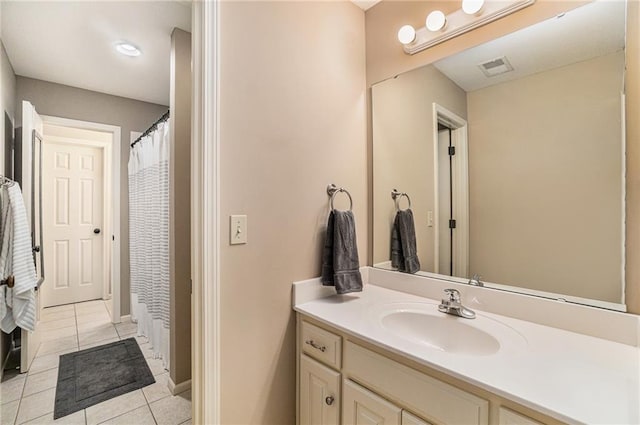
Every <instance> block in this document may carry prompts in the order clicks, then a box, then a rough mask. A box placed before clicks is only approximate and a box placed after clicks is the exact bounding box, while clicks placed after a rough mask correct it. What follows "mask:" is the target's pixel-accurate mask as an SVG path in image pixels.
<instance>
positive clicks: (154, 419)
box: [140, 387, 158, 425]
mask: <svg viewBox="0 0 640 425" xmlns="http://www.w3.org/2000/svg"><path fill="white" fill-rule="evenodd" d="M143 388H145V387H142V388H140V391H142V396H143V397H144V401H146V402H147V408H148V409H149V413H151V419H153V423H155V424H156V425H158V421H157V420H156V417H155V415H154V414H153V410H151V403H149V399H148V398H147V395H146V394H145V393H144V391H143Z"/></svg>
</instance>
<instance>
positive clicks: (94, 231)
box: [93, 227, 100, 235]
mask: <svg viewBox="0 0 640 425" xmlns="http://www.w3.org/2000/svg"><path fill="white" fill-rule="evenodd" d="M93 233H95V234H96V235H97V234H99V233H100V229H98V228H97V227H96V228H95V229H93Z"/></svg>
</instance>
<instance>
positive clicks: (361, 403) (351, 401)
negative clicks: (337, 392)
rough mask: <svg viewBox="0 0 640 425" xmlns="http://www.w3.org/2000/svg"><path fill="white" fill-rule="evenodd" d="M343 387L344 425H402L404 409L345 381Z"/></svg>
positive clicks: (353, 383)
mask: <svg viewBox="0 0 640 425" xmlns="http://www.w3.org/2000/svg"><path fill="white" fill-rule="evenodd" d="M343 382H344V384H343V387H342V423H343V425H383V424H384V425H400V424H401V414H402V409H400V408H399V407H398V406H396V405H394V404H391V403H389V402H388V401H387V400H385V399H383V398H382V397H380V396H378V395H376V394H374V393H372V392H371V391H369V390H367V389H365V388H363V387H361V386H360V385H358V384H356V383H355V382H352V381H350V380H348V379H345V380H344V381H343Z"/></svg>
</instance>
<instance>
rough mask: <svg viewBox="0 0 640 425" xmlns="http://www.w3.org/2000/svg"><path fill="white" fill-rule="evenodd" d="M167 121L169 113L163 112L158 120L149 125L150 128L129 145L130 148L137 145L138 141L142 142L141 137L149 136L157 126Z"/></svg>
mask: <svg viewBox="0 0 640 425" xmlns="http://www.w3.org/2000/svg"><path fill="white" fill-rule="evenodd" d="M168 119H169V111H167V112H165V113H164V114H163V115H162V116H161V117H160V118H159V119H158V121H156V122H154V123H153V124H151V127H149V128H148V129H147V130H146V131H145V132H144V133H142V134H141V135H140V137H138V138H137V139H136V140H134V141H133V143H131V147H133V145H135V144H136V143H138V142H139V141H140V140H142V138H143V137H145V136H148V135H149V134H151V132H152V131H153V130H155V129H156V128H158V124H160V123H163V122H165V121H166V120H168Z"/></svg>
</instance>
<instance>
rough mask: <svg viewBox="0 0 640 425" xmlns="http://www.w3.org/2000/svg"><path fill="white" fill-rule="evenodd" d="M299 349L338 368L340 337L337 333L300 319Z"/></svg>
mask: <svg viewBox="0 0 640 425" xmlns="http://www.w3.org/2000/svg"><path fill="white" fill-rule="evenodd" d="M301 337H302V338H301V341H300V344H301V347H300V348H301V349H302V351H303V352H304V353H306V354H308V355H310V356H311V357H314V358H316V359H318V360H320V361H321V362H323V363H324V364H326V365H327V366H331V367H333V368H335V369H340V366H341V363H342V362H341V360H342V338H341V337H340V336H339V335H336V334H334V333H331V332H329V331H326V330H324V329H321V328H319V327H317V326H315V325H312V324H311V323H309V322H305V321H302V332H301Z"/></svg>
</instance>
